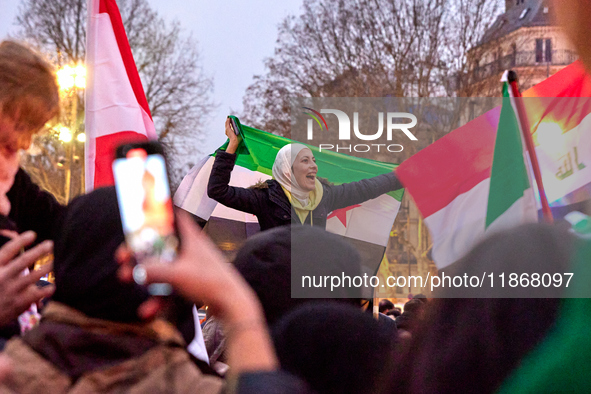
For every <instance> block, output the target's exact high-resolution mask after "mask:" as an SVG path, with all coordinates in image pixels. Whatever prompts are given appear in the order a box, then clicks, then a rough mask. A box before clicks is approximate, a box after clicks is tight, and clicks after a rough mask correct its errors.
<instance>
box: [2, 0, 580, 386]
mask: <svg viewBox="0 0 591 394" xmlns="http://www.w3.org/2000/svg"><path fill="white" fill-rule="evenodd" d="M574 3H577V5H581V4H583V1H576V2H574ZM581 7H582V8H581V12H580V13H579V15H578V16H577V18H578V19H577V20H576V21H574V22H573V23H571V24H570V25H569V28H568V29H567V30H568V32H569V34H570V35H571V37H573V41H574V42H575V43H576V44H578V45H579V46H580V47H581V50H580V53H581V56H582V58H583V60H584V61H586V64H588V65H589V64H591V60H590V59H589V53H588V51H586V50H585V48H586V47H587V44H586V39H585V38H584V37H586V36H585V35H584V34H583V33H582V32H584V29H583V27H584V26H586V25H587V23H588V21H587V20H585V19H584V18H585V15H587V14H589V12H586V10H587V11H588V10H589V8H588V7H584V6H582V5H581ZM559 16H560V17H561V18H565V14H564V13H563V11H562V10H560V12H559ZM588 20H591V19H588ZM58 113H59V95H58V89H57V84H56V81H55V75H54V73H53V71H52V67H51V66H50V65H49V64H48V63H47V62H46V61H45V60H44V59H43V57H42V56H40V55H39V54H37V53H36V52H35V51H33V50H31V49H30V48H29V47H27V46H26V45H23V44H21V43H17V42H15V41H3V42H1V43H0V348H1V352H0V392H6V393H35V394H37V393H66V392H68V393H91V392H92V393H94V392H129V393H145V392H152V393H169V392H170V393H177V392H183V393H184V392H203V393H221V392H236V393H388V392H399V393H459V392H467V393H493V392H502V393H512V392H531V393H534V392H536V393H538V392H560V391H569V392H587V391H589V390H590V387H591V374H589V373H588V370H589V367H590V366H591V365H589V364H591V362H590V361H589V359H591V357H589V356H591V340H590V339H589V335H588V327H589V324H588V320H589V319H590V318H591V299H590V298H585V297H580V295H581V294H586V293H577V291H581V286H583V287H585V289H586V286H585V284H586V283H588V280H591V265H589V264H588V260H589V256H591V243H590V242H589V241H588V240H582V239H580V238H578V237H576V236H575V235H573V234H572V233H571V232H569V231H568V229H566V228H564V227H562V226H559V225H553V226H551V225H545V224H530V225H524V226H521V227H517V228H514V229H512V230H508V231H504V232H502V233H497V234H494V235H493V236H490V237H488V238H486V239H485V240H483V241H482V242H481V243H479V244H478V245H476V246H475V247H474V248H473V249H472V251H471V252H470V253H468V255H466V257H464V258H463V259H461V260H460V261H458V262H456V263H455V264H453V265H452V266H450V267H449V268H448V269H446V272H447V271H449V272H450V273H453V272H461V273H468V274H470V275H472V274H479V273H481V272H483V271H498V272H502V271H509V270H510V268H511V267H515V266H516V265H517V264H519V265H520V266H521V267H525V268H532V269H540V267H543V268H544V270H545V271H547V272H550V271H553V272H572V273H573V274H574V276H575V277H576V278H578V279H577V282H576V283H577V286H574V288H569V289H564V292H563V293H561V294H559V296H560V297H562V298H559V297H557V296H556V293H552V294H551V296H550V297H546V298H539V297H534V298H531V297H528V296H527V295H525V294H520V296H517V297H512V298H503V297H496V298H478V297H464V298H457V293H446V291H445V290H443V291H442V292H441V293H440V294H439V296H440V297H438V298H432V299H428V298H427V297H425V296H423V295H417V296H415V297H413V298H412V299H410V300H408V302H406V304H405V305H404V307H403V308H402V309H401V308H398V307H396V306H395V305H394V304H393V303H392V302H391V301H389V300H382V301H381V302H380V304H379V313H378V314H377V316H378V318H377V319H376V318H375V316H374V315H373V314H372V310H373V308H372V307H371V303H372V302H373V300H368V299H364V298H363V296H362V295H361V293H354V292H347V291H343V292H342V293H339V294H334V295H335V297H328V296H327V293H326V292H322V291H319V292H317V293H315V292H314V291H313V290H311V293H310V294H309V295H310V297H307V298H294V297H293V296H292V288H293V281H292V279H293V275H294V270H295V272H298V271H297V270H307V271H306V272H311V273H313V274H315V275H330V274H331V273H332V270H334V269H336V270H337V271H339V272H340V271H343V270H346V271H347V272H352V273H359V272H361V257H360V255H359V253H358V252H357V250H356V249H355V248H354V247H353V246H351V245H350V244H349V243H347V242H345V241H344V240H343V239H342V238H340V237H338V236H336V235H334V234H331V233H328V232H327V231H325V229H324V227H325V223H326V218H327V214H328V213H329V212H330V211H332V210H334V209H338V208H340V207H346V206H349V205H351V204H357V203H360V202H362V201H365V200H367V199H370V198H374V197H375V196H378V195H380V194H382V193H385V192H388V191H391V190H395V189H398V188H400V187H401V185H400V183H399V181H398V180H397V178H396V175H395V173H391V174H386V175H381V176H379V177H376V178H372V179H367V180H363V181H360V182H356V183H353V184H348V185H341V186H334V185H329V184H326V183H324V182H321V180H319V179H318V178H317V177H316V174H317V172H318V167H317V166H316V164H315V162H314V156H313V154H312V152H311V151H310V150H309V149H308V148H306V147H305V146H303V145H299V144H292V145H289V146H287V147H286V148H284V149H282V150H281V151H280V152H279V154H278V157H277V159H276V161H275V165H274V166H273V175H274V179H273V180H270V181H267V182H264V183H262V184H259V185H256V186H255V187H253V188H250V189H243V188H235V187H231V186H229V185H228V182H229V178H230V172H231V170H232V167H233V165H234V161H235V158H236V155H235V152H236V150H237V148H238V146H239V144H240V138H239V136H237V135H236V134H235V133H234V130H233V129H232V127H231V125H230V123H229V122H227V123H226V130H225V133H226V135H227V136H228V138H229V144H228V146H227V148H226V150H225V151H220V152H218V155H217V157H216V161H215V164H214V167H213V169H212V177H211V179H210V182H209V185H208V193H209V195H210V196H211V197H212V198H215V199H217V200H218V201H220V202H221V203H223V204H227V205H228V206H230V207H234V208H236V209H240V210H243V211H246V212H250V213H253V214H255V215H257V217H258V219H259V222H260V224H261V229H262V230H264V231H261V232H260V233H259V234H256V235H254V236H252V237H250V238H249V239H248V240H247V241H246V242H245V244H244V246H243V247H242V248H241V249H240V250H239V251H238V253H237V255H236V257H235V258H234V260H233V261H232V262H231V263H232V264H228V263H229V262H228V261H227V260H226V258H225V257H224V256H223V254H222V253H221V252H220V251H219V250H218V249H217V247H216V246H215V245H214V244H213V242H212V241H211V240H210V239H209V238H208V236H207V235H206V234H205V233H204V232H202V231H201V229H200V228H199V226H197V225H196V223H195V221H194V220H193V218H192V217H190V216H189V215H188V214H187V213H186V212H182V211H179V212H177V222H178V231H179V235H180V238H181V249H180V252H179V255H178V257H177V259H176V261H175V262H174V263H173V264H169V265H164V264H150V265H146V266H145V267H143V270H144V271H145V279H146V283H148V284H149V283H169V284H170V285H171V286H172V287H173V288H174V289H175V293H174V294H173V295H172V296H167V297H155V296H152V295H151V294H150V293H149V292H148V291H147V288H146V286H145V285H140V284H138V283H136V282H135V281H134V280H133V274H132V272H133V268H134V266H135V263H134V259H133V255H132V254H131V253H130V251H129V250H128V249H127V248H126V247H125V242H124V241H125V237H124V234H123V231H122V226H121V221H120V215H119V207H118V204H117V196H116V192H115V189H114V188H113V187H105V188H99V189H96V190H94V191H92V192H90V193H88V194H86V195H83V196H80V197H77V198H76V199H74V200H73V201H72V202H71V203H69V204H68V205H67V206H63V205H61V204H59V203H58V202H57V201H56V200H55V198H53V197H52V196H51V195H50V194H49V193H47V192H45V191H43V190H41V189H40V188H39V187H37V186H36V185H35V184H34V183H33V182H32V180H31V178H30V177H29V176H28V175H27V174H26V173H25V172H24V171H23V170H22V169H20V168H19V164H18V163H19V162H18V158H19V153H18V152H19V150H20V149H27V148H28V146H29V145H30V143H31V138H32V136H33V135H34V134H35V133H37V132H38V131H39V130H40V129H41V128H42V127H43V125H44V124H45V123H46V122H47V121H48V120H50V119H52V118H54V117H55V116H56V115H57V114H58ZM48 254H53V263H49V264H45V265H43V266H42V267H41V268H39V269H37V270H34V269H33V266H34V263H35V262H36V261H37V260H39V259H40V258H42V257H43V256H46V255H48ZM335 267H336V268H335ZM49 272H53V276H54V281H53V283H49V282H47V281H44V280H42V278H44V277H46V276H47V274H48V273H49ZM195 306H196V307H201V306H207V319H206V321H205V324H204V326H203V328H201V326H200V325H199V321H198V319H196V317H195V313H194V308H195Z"/></svg>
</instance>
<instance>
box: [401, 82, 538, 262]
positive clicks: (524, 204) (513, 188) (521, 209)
mask: <svg viewBox="0 0 591 394" xmlns="http://www.w3.org/2000/svg"><path fill="white" fill-rule="evenodd" d="M504 85H505V86H504V89H503V90H504V93H505V95H506V96H505V98H504V99H503V106H502V108H498V107H497V108H495V109H492V110H491V111H489V112H487V113H485V114H484V115H482V116H480V117H478V118H476V119H474V120H473V121H471V122H469V123H467V124H466V125H464V126H463V127H460V128H459V129H457V130H454V131H453V132H451V133H449V134H448V135H446V136H445V137H443V138H441V139H439V140H438V141H436V142H435V143H434V144H431V145H430V146H428V147H427V148H425V149H423V150H421V151H420V152H418V153H417V154H415V155H413V156H412V157H411V158H410V159H408V160H406V161H405V162H404V163H402V164H401V165H400V167H399V168H398V169H397V170H396V173H397V174H398V177H399V179H400V180H401V181H402V183H403V184H404V185H405V187H406V188H407V190H408V192H409V193H410V195H411V196H412V197H413V199H414V201H415V203H416V204H417V207H418V208H419V210H420V211H421V214H422V215H423V217H424V218H425V224H426V225H427V226H428V227H429V229H430V230H431V235H432V238H433V252H432V254H433V259H434V261H435V264H436V265H437V267H438V268H443V267H446V266H448V265H450V264H452V263H453V262H455V261H457V260H458V259H460V258H461V257H463V256H464V255H465V254H467V252H468V251H469V250H470V249H471V248H472V247H473V246H474V245H475V244H476V243H478V242H479V241H480V240H482V239H483V238H484V236H485V233H486V232H487V231H498V230H500V229H503V228H508V227H511V226H515V225H518V224H520V223H524V222H528V221H536V220H537V211H536V207H535V200H534V198H533V191H532V188H531V186H530V181H529V177H528V174H527V168H526V165H525V162H524V155H523V145H522V142H521V136H520V130H519V122H518V121H517V117H516V114H515V111H514V109H513V105H512V102H511V101H512V98H511V97H508V96H507V95H508V85H507V83H506V82H505V84H504ZM497 130H498V132H497Z"/></svg>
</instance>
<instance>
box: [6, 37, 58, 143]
mask: <svg viewBox="0 0 591 394" xmlns="http://www.w3.org/2000/svg"><path fill="white" fill-rule="evenodd" d="M58 113H59V92H58V86H57V81H56V77H55V73H54V71H53V67H52V66H51V65H50V64H49V63H48V62H47V61H46V60H45V59H44V58H43V57H42V56H41V55H39V54H38V53H36V52H35V51H33V50H32V49H30V48H28V47H27V46H26V45H24V44H21V43H18V42H15V41H10V40H7V41H2V42H0V119H3V120H4V121H8V120H11V121H12V122H13V127H14V129H15V130H16V131H18V132H23V133H29V134H33V133H35V132H37V131H38V130H39V129H40V128H41V127H42V126H43V125H44V124H45V122H47V121H48V120H50V119H52V118H53V117H55V116H56V115H58ZM0 131H1V130H0Z"/></svg>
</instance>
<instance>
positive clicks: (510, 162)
mask: <svg viewBox="0 0 591 394" xmlns="http://www.w3.org/2000/svg"><path fill="white" fill-rule="evenodd" d="M523 151H524V144H523V143H522V132H521V127H520V123H519V121H518V118H517V111H516V110H515V103H514V97H512V94H511V90H510V88H509V84H508V82H507V73H505V76H504V77H503V106H502V109H501V114H500V117H499V125H498V127H497V137H496V140H495V150H494V155H493V162H492V168H491V175H490V188H489V193H488V203H487V210H486V222H485V230H486V231H492V230H502V229H506V228H510V227H513V226H517V225H519V224H522V223H528V222H535V221H536V220H537V217H538V215H537V209H536V200H535V198H534V194H533V193H534V191H533V187H532V186H531V181H530V176H529V174H528V167H527V166H526V162H525V158H524V152H523Z"/></svg>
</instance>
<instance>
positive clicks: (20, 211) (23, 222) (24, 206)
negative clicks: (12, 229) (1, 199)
mask: <svg viewBox="0 0 591 394" xmlns="http://www.w3.org/2000/svg"><path fill="white" fill-rule="evenodd" d="M6 197H8V200H10V205H11V208H10V214H9V215H8V217H9V219H10V220H12V221H13V222H14V223H15V224H16V227H17V228H18V232H24V231H28V230H32V231H35V232H36V233H37V239H36V240H35V242H37V243H38V242H41V241H43V240H46V239H51V240H55V239H56V238H57V237H58V236H59V234H60V233H61V229H62V223H63V219H64V215H65V212H66V208H65V206H63V205H61V204H60V203H58V202H57V200H56V199H55V198H54V197H53V196H52V195H51V194H49V193H48V192H46V191H44V190H41V189H40V188H39V186H37V185H36V184H35V183H33V181H32V180H31V178H30V177H29V175H27V173H26V172H25V171H23V169H22V168H20V169H19V170H18V172H17V173H16V176H15V177H14V183H13V185H12V187H11V188H10V190H9V191H8V193H6Z"/></svg>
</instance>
